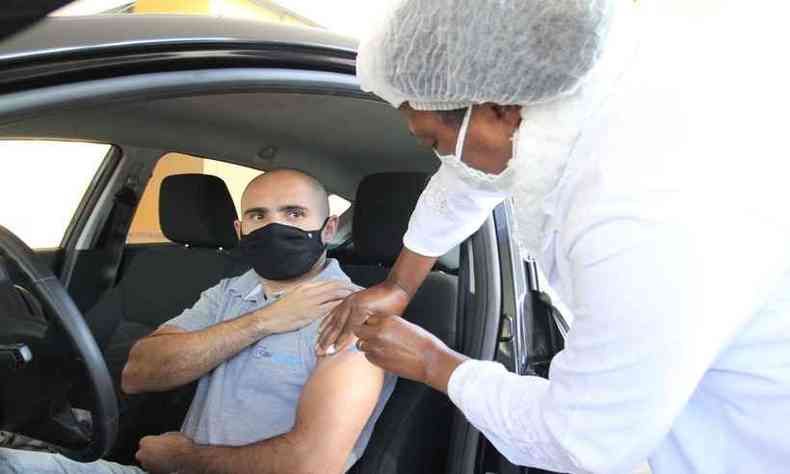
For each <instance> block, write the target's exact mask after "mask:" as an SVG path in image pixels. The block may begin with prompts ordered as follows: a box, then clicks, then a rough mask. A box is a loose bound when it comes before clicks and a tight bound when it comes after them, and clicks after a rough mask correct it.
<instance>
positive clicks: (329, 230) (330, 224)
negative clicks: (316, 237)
mask: <svg viewBox="0 0 790 474" xmlns="http://www.w3.org/2000/svg"><path fill="white" fill-rule="evenodd" d="M338 222H339V219H338V218H337V216H329V218H328V219H327V220H326V225H325V226H324V231H323V232H322V233H321V241H322V242H323V243H325V244H328V243H329V242H332V240H334V238H335V234H337V225H338Z"/></svg>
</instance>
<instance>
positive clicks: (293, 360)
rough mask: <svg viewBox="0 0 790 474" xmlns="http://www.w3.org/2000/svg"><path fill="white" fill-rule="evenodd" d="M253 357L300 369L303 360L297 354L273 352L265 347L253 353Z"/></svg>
mask: <svg viewBox="0 0 790 474" xmlns="http://www.w3.org/2000/svg"><path fill="white" fill-rule="evenodd" d="M253 356H254V357H255V358H257V359H264V358H265V359H268V360H269V361H271V362H272V363H274V364H278V365H284V366H286V367H293V368H298V367H299V366H300V365H301V360H300V359H299V356H297V355H296V354H288V353H284V352H271V351H269V350H268V349H266V348H265V347H259V348H257V349H255V352H253Z"/></svg>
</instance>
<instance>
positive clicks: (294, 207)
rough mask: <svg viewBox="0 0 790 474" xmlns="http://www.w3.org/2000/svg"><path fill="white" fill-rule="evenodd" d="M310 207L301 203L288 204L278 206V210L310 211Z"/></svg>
mask: <svg viewBox="0 0 790 474" xmlns="http://www.w3.org/2000/svg"><path fill="white" fill-rule="evenodd" d="M309 210H310V209H309V208H308V207H305V206H302V205H301V204H286V205H285V206H280V207H279V208H277V211H278V212H288V211H309Z"/></svg>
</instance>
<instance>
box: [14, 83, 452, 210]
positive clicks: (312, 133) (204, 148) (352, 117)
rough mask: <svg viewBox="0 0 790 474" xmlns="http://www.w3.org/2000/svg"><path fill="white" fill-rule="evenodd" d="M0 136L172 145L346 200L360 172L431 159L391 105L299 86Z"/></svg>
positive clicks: (110, 112) (37, 122)
mask: <svg viewBox="0 0 790 474" xmlns="http://www.w3.org/2000/svg"><path fill="white" fill-rule="evenodd" d="M0 137H6V138H50V139H69V140H87V141H96V142H102V143H114V144H117V145H121V146H124V145H126V146H136V147H145V148H154V149H160V150H165V151H179V152H184V153H189V154H193V155H197V156H203V157H206V158H212V159H219V160H223V161H228V162H233V163H237V164H241V165H245V166H251V167H254V168H258V169H262V170H266V169H272V168H276V167H295V168H299V169H304V170H305V171H308V172H310V173H312V174H314V175H315V176H316V177H317V178H319V179H320V180H321V181H322V182H324V184H325V185H326V186H327V188H329V189H330V190H331V191H332V192H334V193H337V194H340V195H342V196H344V197H347V198H349V199H353V197H354V194H355V192H356V187H357V184H358V183H359V181H360V180H361V179H362V178H363V177H364V176H367V175H369V174H373V173H380V172H391V171H421V172H427V173H432V172H433V171H435V169H436V167H437V166H438V163H437V162H436V160H435V159H434V158H433V154H432V153H430V150H427V149H424V148H422V147H420V146H418V144H417V142H416V140H415V139H414V137H412V136H411V135H410V134H409V133H408V130H407V128H406V125H405V122H404V120H403V118H402V116H401V114H400V113H399V112H398V111H397V110H395V109H393V108H392V107H391V106H389V105H387V104H385V103H382V102H378V101H375V100H370V99H362V98H354V97H348V96H334V95H317V94H304V93H283V92H276V93H274V92H258V93H234V94H213V95H205V96H191V97H178V98H168V99H160V100H140V101H137V102H134V103H130V102H127V103H115V104H107V105H102V106H92V107H87V108H79V109H68V110H62V111H48V112H47V113H46V114H41V115H38V116H34V117H28V118H26V119H24V120H20V121H17V122H13V123H7V124H3V125H2V126H0ZM272 150H275V152H274V153H273V156H272Z"/></svg>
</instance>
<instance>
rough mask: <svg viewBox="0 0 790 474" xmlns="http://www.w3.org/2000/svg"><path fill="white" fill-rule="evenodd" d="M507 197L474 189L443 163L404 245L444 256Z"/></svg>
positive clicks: (416, 212) (423, 197)
mask: <svg viewBox="0 0 790 474" xmlns="http://www.w3.org/2000/svg"><path fill="white" fill-rule="evenodd" d="M507 196H508V195H507V193H503V192H499V191H484V190H480V189H474V188H471V187H470V186H468V185H465V184H464V182H463V180H462V179H461V178H459V177H458V176H456V174H455V173H454V172H453V171H452V170H450V169H448V167H447V165H445V164H443V165H442V166H440V167H439V170H438V171H437V172H436V174H434V175H433V177H431V180H430V181H429V182H428V185H427V186H426V187H425V190H424V191H423V192H422V194H421V195H420V199H419V200H418V201H417V206H416V207H415V209H414V212H412V215H411V219H410V220H409V227H408V230H407V231H406V234H405V235H404V236H403V245H405V246H406V248H408V249H409V250H411V251H412V252H415V253H418V254H420V255H424V256H427V257H439V256H442V255H444V254H446V253H447V252H449V251H450V249H452V248H453V247H455V246H456V245H458V244H460V243H461V242H463V241H464V239H466V238H467V237H469V236H470V235H472V234H473V233H474V232H475V231H477V229H479V228H480V226H481V225H483V222H485V220H486V219H487V218H488V216H490V215H491V211H493V209H494V208H495V207H496V206H497V205H499V204H500V203H502V202H503V201H504V200H505V199H506V198H507Z"/></svg>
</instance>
